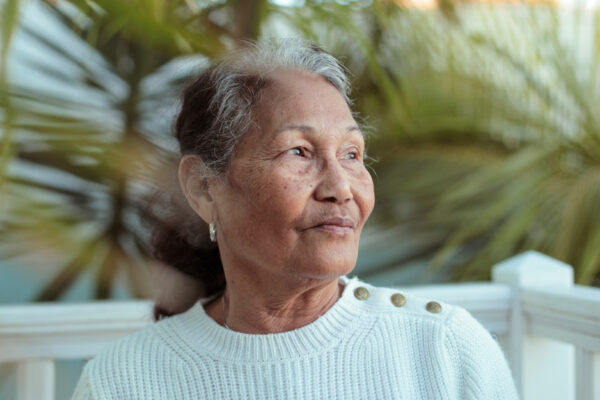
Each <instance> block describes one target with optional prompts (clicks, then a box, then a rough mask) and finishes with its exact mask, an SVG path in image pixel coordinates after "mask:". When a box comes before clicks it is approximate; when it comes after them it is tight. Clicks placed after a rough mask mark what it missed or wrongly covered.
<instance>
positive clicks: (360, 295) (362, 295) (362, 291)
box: [354, 286, 369, 300]
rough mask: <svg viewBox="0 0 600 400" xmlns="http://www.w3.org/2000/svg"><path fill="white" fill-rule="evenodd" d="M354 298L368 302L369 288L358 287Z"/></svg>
mask: <svg viewBox="0 0 600 400" xmlns="http://www.w3.org/2000/svg"><path fill="white" fill-rule="evenodd" d="M354 297H356V298H357V299H359V300H366V299H368V298H369V291H368V290H367V288H364V287H362V286H360V287H357V288H356V289H354Z"/></svg>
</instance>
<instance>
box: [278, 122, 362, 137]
mask: <svg viewBox="0 0 600 400" xmlns="http://www.w3.org/2000/svg"><path fill="white" fill-rule="evenodd" d="M285 131H300V132H303V133H314V132H316V129H315V128H313V127H312V126H310V125H302V124H300V125H298V124H288V125H285V126H283V127H282V128H281V129H279V130H277V132H276V133H275V135H279V134H280V133H282V132H285ZM346 132H348V133H350V132H358V133H360V134H361V136H364V134H363V132H362V130H361V129H360V127H358V126H357V125H351V126H348V127H347V128H346Z"/></svg>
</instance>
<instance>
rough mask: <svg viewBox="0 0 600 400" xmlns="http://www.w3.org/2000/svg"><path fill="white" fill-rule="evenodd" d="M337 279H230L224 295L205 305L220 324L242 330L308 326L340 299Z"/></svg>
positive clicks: (252, 331)
mask: <svg viewBox="0 0 600 400" xmlns="http://www.w3.org/2000/svg"><path fill="white" fill-rule="evenodd" d="M342 291H343V286H342V284H340V282H339V279H338V278H330V279H327V280H314V279H307V280H303V281H299V280H295V281H292V280H290V281H289V282H282V280H281V279H278V280H276V281H273V282H264V281H261V280H257V279H251V278H250V279H228V280H227V287H226V289H225V292H224V294H223V296H224V297H223V296H219V297H217V298H216V299H215V300H214V301H212V302H211V303H210V304H207V305H205V310H206V313H207V314H208V315H209V316H210V317H212V318H213V319H214V320H215V321H216V322H218V323H219V324H221V325H225V323H226V325H227V327H228V328H229V329H232V330H234V331H238V332H243V333H253V334H265V333H278V332H287V331H291V330H294V329H298V328H300V327H302V326H304V325H308V324H310V323H311V322H313V321H315V320H316V319H317V318H319V317H320V316H321V315H323V314H324V313H325V312H326V311H327V310H329V308H331V307H332V306H333V305H334V304H335V302H336V301H337V300H338V299H339V298H340V296H341V293H342Z"/></svg>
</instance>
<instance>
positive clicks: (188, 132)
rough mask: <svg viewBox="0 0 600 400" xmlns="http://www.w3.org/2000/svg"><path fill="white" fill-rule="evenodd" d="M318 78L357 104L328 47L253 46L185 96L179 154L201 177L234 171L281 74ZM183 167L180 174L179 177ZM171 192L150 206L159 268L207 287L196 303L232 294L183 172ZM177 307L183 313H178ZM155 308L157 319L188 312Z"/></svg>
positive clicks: (291, 42)
mask: <svg viewBox="0 0 600 400" xmlns="http://www.w3.org/2000/svg"><path fill="white" fill-rule="evenodd" d="M281 68H289V69H296V70H302V71H307V72H311V73H314V74H317V75H320V76H322V77H323V78H325V79H326V80H327V81H328V82H329V83H331V84H332V85H333V86H334V87H336V88H337V89H338V90H339V92H340V93H341V94H342V96H343V97H344V98H345V99H346V101H347V102H348V104H350V101H349V98H348V93H347V92H348V88H349V85H348V79H347V76H346V74H345V71H344V68H343V67H342V66H341V65H340V64H339V63H338V61H337V60H336V59H335V58H334V57H332V56H331V55H329V54H328V53H326V52H324V51H323V50H322V49H321V48H319V47H317V46H315V45H313V44H310V43H307V42H306V41H304V40H299V39H285V40H278V41H269V42H262V43H258V44H252V45H250V46H249V47H247V48H244V49H242V50H240V51H238V52H234V53H232V54H230V55H229V56H228V57H227V58H224V59H222V60H221V61H220V62H218V63H216V64H215V65H213V66H212V67H210V68H208V69H206V70H205V71H203V72H202V73H201V74H200V75H199V76H198V77H197V78H196V80H195V81H194V82H193V83H192V84H191V85H189V86H188V87H187V88H186V89H185V90H184V91H183V94H182V101H181V110H180V112H179V115H178V116H177V119H176V122H175V124H174V127H173V131H174V132H173V134H174V136H175V137H176V138H177V141H178V142H179V150H180V155H185V154H193V155H197V156H198V158H199V159H200V160H201V162H200V163H199V164H198V168H197V170H195V171H194V172H195V173H198V174H199V176H202V177H211V176H218V175H220V174H222V173H224V172H226V171H227V168H228V166H229V162H230V159H231V156H232V154H233V151H234V149H235V146H236V144H237V143H238V142H239V140H240V138H241V137H242V136H243V135H244V134H246V133H247V132H248V131H249V130H250V129H251V127H252V125H253V124H254V120H253V117H252V106H253V104H254V103H255V102H256V100H257V99H258V97H259V96H260V92H261V89H262V88H264V87H265V85H266V83H267V81H268V74H269V73H270V72H272V71H274V70H276V69H281ZM176 169H177V168H173V170H172V171H173V172H175V171H176ZM170 185H171V187H170V188H169V189H168V190H166V191H164V192H157V193H156V194H155V196H154V198H153V200H152V201H151V202H150V203H151V204H153V205H156V204H160V205H161V206H160V207H159V208H156V207H155V208H154V209H152V211H150V212H149V213H148V215H149V216H151V218H152V220H153V231H152V235H151V238H150V245H151V248H152V254H153V256H154V257H155V258H156V259H158V260H159V261H161V262H163V263H164V264H167V265H168V266H170V267H172V268H175V269H176V270H178V271H181V272H183V273H184V274H185V275H186V276H189V277H191V278H194V279H196V280H198V281H200V282H201V287H202V289H201V291H200V293H196V294H195V295H196V298H194V299H186V300H185V303H186V304H187V305H188V306H191V305H192V304H193V303H192V302H193V301H196V300H198V299H199V298H200V297H208V296H212V295H215V294H217V293H218V292H220V291H222V290H223V289H224V287H225V276H224V273H223V265H222V263H221V258H220V256H219V252H218V247H217V246H216V245H215V244H214V243H211V242H210V240H209V238H208V226H207V225H206V223H205V222H204V221H203V220H202V219H201V218H200V217H199V216H198V215H196V213H195V212H194V211H193V210H192V209H191V207H189V205H188V204H187V201H186V199H185V197H184V195H183V193H182V191H181V189H180V188H179V185H178V181H177V176H176V173H175V174H174V176H171V179H170ZM176 308H177V307H176ZM182 311H183V310H182V309H179V308H177V309H176V310H169V309H166V308H165V307H164V306H163V305H162V304H160V303H159V302H157V303H156V305H155V309H154V314H155V318H157V319H160V318H161V317H164V316H168V315H172V314H174V313H177V312H182Z"/></svg>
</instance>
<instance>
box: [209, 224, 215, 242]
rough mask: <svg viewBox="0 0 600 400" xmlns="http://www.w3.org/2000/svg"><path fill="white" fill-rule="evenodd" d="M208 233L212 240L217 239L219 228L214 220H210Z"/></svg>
mask: <svg viewBox="0 0 600 400" xmlns="http://www.w3.org/2000/svg"><path fill="white" fill-rule="evenodd" d="M208 234H209V236H210V241H211V242H216V241H217V238H216V236H217V230H216V229H215V223H214V222H213V221H210V224H209V225H208Z"/></svg>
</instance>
